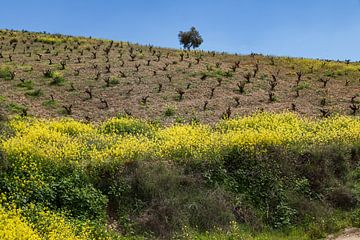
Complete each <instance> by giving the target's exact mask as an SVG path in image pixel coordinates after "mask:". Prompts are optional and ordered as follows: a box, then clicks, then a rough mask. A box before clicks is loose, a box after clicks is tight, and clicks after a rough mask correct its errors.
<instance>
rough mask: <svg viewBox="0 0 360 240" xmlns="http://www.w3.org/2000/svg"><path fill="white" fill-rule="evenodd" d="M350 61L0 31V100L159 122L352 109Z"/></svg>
mask: <svg viewBox="0 0 360 240" xmlns="http://www.w3.org/2000/svg"><path fill="white" fill-rule="evenodd" d="M359 70H360V64H359V63H349V62H334V61H318V60H309V59H295V58H285V57H281V58H280V57H268V56H262V55H257V54H253V55H250V56H243V55H230V54H225V53H217V52H203V51H189V52H184V51H180V50H175V49H165V48H156V47H152V46H140V45H137V44H130V43H127V42H113V41H109V40H99V39H91V38H83V37H70V36H63V35H49V34H43V33H32V32H25V31H23V32H18V31H7V30H1V31H0V87H1V89H2V91H1V94H0V101H1V102H2V106H3V108H4V109H5V110H6V111H7V112H8V113H9V114H23V115H26V114H28V115H34V116H41V117H58V116H63V115H71V116H72V117H74V118H77V119H87V120H91V121H99V120H104V119H106V118H108V117H110V116H116V115H118V114H122V115H124V114H127V115H133V116H135V117H138V118H147V119H151V120H156V121H160V122H163V123H169V122H184V121H192V120H196V121H197V120H200V121H202V122H214V121H217V120H218V119H219V118H221V116H223V115H224V114H225V115H231V116H234V115H248V114H250V113H252V112H255V111H258V110H262V109H263V110H265V111H276V112H281V111H284V110H291V111H296V112H298V113H300V114H301V115H306V116H323V115H328V114H335V113H340V114H346V115H349V114H353V113H354V111H355V113H356V112H357V110H356V109H357V107H358V100H359V98H357V94H359V93H360V71H359Z"/></svg>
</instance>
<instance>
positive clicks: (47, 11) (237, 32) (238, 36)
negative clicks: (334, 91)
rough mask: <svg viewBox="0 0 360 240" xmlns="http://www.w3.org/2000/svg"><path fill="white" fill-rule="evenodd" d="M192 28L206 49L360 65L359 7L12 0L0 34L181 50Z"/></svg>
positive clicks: (354, 0) (256, 0)
mask: <svg viewBox="0 0 360 240" xmlns="http://www.w3.org/2000/svg"><path fill="white" fill-rule="evenodd" d="M191 26H195V27H196V28H197V29H198V30H199V32H200V34H201V35H202V36H203V39H204V43H203V45H202V46H201V48H202V49H204V50H216V51H227V52H233V53H235V52H236V53H242V54H247V53H251V52H256V53H263V54H271V55H281V56H298V57H310V58H329V59H351V60H354V61H359V60H360V1H359V0H182V1H177V0H128V1H122V0H118V1H116V0H107V1H106V0H102V1H101V0H59V1H48V0H32V1H29V0H12V1H2V2H1V9H0V28H2V29H4V28H7V29H18V30H21V29H26V30H31V31H47V32H51V33H63V34H71V35H81V36H93V37H99V38H108V39H114V40H123V41H130V42H137V43H141V44H153V45H156V46H163V47H173V48H179V47H180V46H179V42H178V39H177V34H178V32H179V31H180V30H188V29H189V28H190V27H191Z"/></svg>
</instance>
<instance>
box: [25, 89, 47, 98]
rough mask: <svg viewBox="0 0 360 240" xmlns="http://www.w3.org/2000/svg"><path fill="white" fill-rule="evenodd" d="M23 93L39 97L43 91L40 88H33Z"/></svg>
mask: <svg viewBox="0 0 360 240" xmlns="http://www.w3.org/2000/svg"><path fill="white" fill-rule="evenodd" d="M25 95H26V96H30V97H40V96H41V95H43V93H42V90H41V89H35V90H32V91H27V92H26V93H25Z"/></svg>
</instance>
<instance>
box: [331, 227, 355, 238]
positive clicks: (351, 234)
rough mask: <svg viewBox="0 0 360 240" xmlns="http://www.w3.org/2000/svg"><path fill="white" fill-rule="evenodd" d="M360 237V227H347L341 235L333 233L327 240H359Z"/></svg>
mask: <svg viewBox="0 0 360 240" xmlns="http://www.w3.org/2000/svg"><path fill="white" fill-rule="evenodd" d="M359 239H360V229H358V228H348V229H345V230H344V231H343V232H342V233H341V234H340V235H337V236H335V235H331V236H329V237H328V238H327V240H359Z"/></svg>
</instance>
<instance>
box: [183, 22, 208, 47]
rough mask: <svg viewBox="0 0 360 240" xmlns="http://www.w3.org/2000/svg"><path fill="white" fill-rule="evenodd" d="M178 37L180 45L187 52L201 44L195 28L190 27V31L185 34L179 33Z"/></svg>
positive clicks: (200, 38) (201, 40)
mask: <svg viewBox="0 0 360 240" xmlns="http://www.w3.org/2000/svg"><path fill="white" fill-rule="evenodd" d="M178 37H179V41H180V44H181V45H183V47H184V48H186V49H187V50H190V48H197V47H199V46H200V44H201V43H202V42H203V39H202V37H201V36H200V33H199V32H198V30H196V28H195V27H191V29H190V31H187V32H183V31H180V32H179V35H178Z"/></svg>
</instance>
